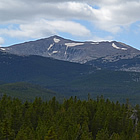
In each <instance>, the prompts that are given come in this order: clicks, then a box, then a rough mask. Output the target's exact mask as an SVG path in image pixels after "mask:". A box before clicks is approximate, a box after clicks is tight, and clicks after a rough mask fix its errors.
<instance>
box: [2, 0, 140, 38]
mask: <svg viewBox="0 0 140 140" xmlns="http://www.w3.org/2000/svg"><path fill="white" fill-rule="evenodd" d="M94 6H98V7H99V8H97V9H95V8H94ZM139 13H140V1H139V0H123V1H122V0H94V1H93V0H59V1H58V0H30V1H28V0H13V1H11V0H6V1H5V0H1V1H0V23H9V24H10V23H11V24H19V25H20V26H19V29H16V30H15V29H0V31H1V33H0V34H2V33H4V34H8V35H10V36H13V37H15V36H16V37H18V36H19V37H31V36H33V37H38V36H45V35H50V34H54V33H56V32H57V31H60V32H67V33H70V34H72V35H76V36H81V35H82V34H83V36H84V35H89V34H90V31H89V30H88V29H87V28H86V27H84V26H83V25H81V24H80V23H78V21H77V23H76V22H73V19H79V20H86V21H89V22H91V23H92V24H93V26H96V27H97V28H99V29H101V30H104V31H108V32H111V33H118V32H120V31H121V30H122V29H123V28H124V27H125V26H129V25H131V24H132V23H135V22H136V21H140V14H139ZM42 19H43V20H42ZM66 20H67V21H66Z"/></svg>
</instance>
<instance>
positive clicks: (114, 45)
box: [112, 43, 127, 51]
mask: <svg viewBox="0 0 140 140" xmlns="http://www.w3.org/2000/svg"><path fill="white" fill-rule="evenodd" d="M112 47H113V48H115V49H121V50H124V51H126V50H127V48H120V47H118V46H117V45H116V44H115V43H112Z"/></svg>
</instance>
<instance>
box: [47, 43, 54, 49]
mask: <svg viewBox="0 0 140 140" xmlns="http://www.w3.org/2000/svg"><path fill="white" fill-rule="evenodd" d="M53 45H54V43H53V44H51V45H50V46H49V48H48V51H49V50H50V49H51V48H52V47H53Z"/></svg>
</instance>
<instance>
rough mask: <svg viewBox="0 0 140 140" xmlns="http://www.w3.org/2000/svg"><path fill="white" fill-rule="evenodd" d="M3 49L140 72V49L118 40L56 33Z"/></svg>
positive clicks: (10, 51) (3, 49)
mask: <svg viewBox="0 0 140 140" xmlns="http://www.w3.org/2000/svg"><path fill="white" fill-rule="evenodd" d="M0 49H1V50H2V51H4V52H8V53H11V54H16V55H19V56H27V55H38V56H43V57H50V58H54V59H58V60H64V61H69V62H76V63H81V64H89V65H93V66H94V67H97V68H98V69H104V68H105V69H113V70H124V71H140V59H139V58H140V50H137V49H135V48H133V47H131V46H129V45H126V44H124V43H121V42H116V41H111V42H109V41H108V42H107V41H106V42H91V41H86V42H78V41H72V40H68V39H64V38H62V37H59V36H56V35H55V36H51V37H49V38H45V39H40V40H36V41H30V42H25V43H21V44H16V45H12V46H9V47H1V48H0ZM131 62H132V63H131ZM130 63H131V64H130Z"/></svg>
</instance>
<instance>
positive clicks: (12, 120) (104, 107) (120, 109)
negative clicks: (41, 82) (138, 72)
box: [0, 95, 140, 140]
mask: <svg viewBox="0 0 140 140" xmlns="http://www.w3.org/2000/svg"><path fill="white" fill-rule="evenodd" d="M134 108H135V115H136V118H137V119H140V108H139V105H136V107H134ZM134 108H132V107H130V105H129V104H128V103H126V104H119V102H116V103H113V102H111V101H109V100H108V99H107V100H105V99H104V98H103V97H100V98H97V100H92V99H90V98H89V99H88V101H81V100H78V99H77V98H76V97H75V98H72V97H71V98H70V99H68V100H64V102H63V103H59V102H58V101H57V100H56V98H55V97H54V98H52V99H51V100H50V101H49V102H44V101H42V100H41V98H36V99H35V100H34V101H33V102H28V101H26V102H24V103H22V102H21V101H20V100H18V99H11V98H10V97H7V96H6V95H4V96H3V97H2V98H1V99H0V139H1V140H29V139H30V140H139V139H140V122H139V121H138V123H137V125H136V124H135V119H133V118H134V117H133V118H132V115H133V110H134Z"/></svg>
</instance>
